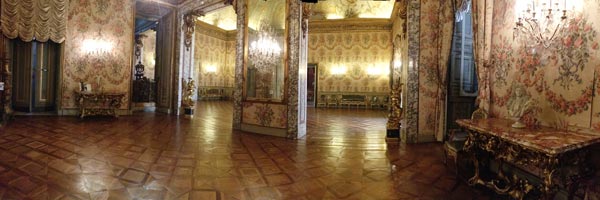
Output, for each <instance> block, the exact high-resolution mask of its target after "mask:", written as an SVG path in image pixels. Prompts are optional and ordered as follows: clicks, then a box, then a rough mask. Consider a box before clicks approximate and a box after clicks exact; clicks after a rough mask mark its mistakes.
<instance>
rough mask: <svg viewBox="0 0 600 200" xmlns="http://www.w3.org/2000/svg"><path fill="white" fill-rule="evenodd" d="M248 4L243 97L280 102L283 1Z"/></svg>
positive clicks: (284, 45) (250, 0)
mask: <svg viewBox="0 0 600 200" xmlns="http://www.w3.org/2000/svg"><path fill="white" fill-rule="evenodd" d="M247 5H248V11H247V15H246V16H247V18H246V23H247V24H248V26H247V28H246V36H247V37H246V41H245V52H246V56H245V59H246V62H245V66H244V70H245V79H244V80H245V83H244V85H245V89H244V98H245V100H249V101H271V102H282V101H283V100H284V96H285V95H284V88H285V74H286V73H285V69H286V67H285V57H286V56H285V55H286V31H285V30H286V23H285V16H286V13H287V6H286V0H269V1H264V0H249V1H248V4H247Z"/></svg>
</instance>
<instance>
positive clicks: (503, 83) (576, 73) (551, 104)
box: [490, 0, 600, 130]
mask: <svg viewBox="0 0 600 200" xmlns="http://www.w3.org/2000/svg"><path fill="white" fill-rule="evenodd" d="M583 2H584V3H585V4H584V5H585V6H583V7H584V9H583V10H580V11H576V12H574V13H573V15H572V16H570V17H569V18H568V23H567V31H568V32H567V36H566V37H565V38H562V39H560V40H559V41H558V43H557V44H555V45H554V46H552V47H550V48H548V49H545V48H535V49H530V48H525V47H523V45H522V44H521V43H519V42H517V41H518V40H514V39H513V25H514V21H513V20H514V17H513V16H514V15H515V9H514V7H515V3H516V1H515V0H501V1H495V4H494V11H493V12H494V16H493V20H492V21H493V22H494V23H493V30H494V32H493V33H492V62H493V65H492V66H493V69H492V72H491V74H490V76H491V83H492V84H491V108H490V109H491V114H492V115H493V116H497V117H507V107H506V106H507V105H506V104H507V101H508V99H509V98H510V96H511V94H512V88H513V86H514V85H522V86H524V87H525V88H526V91H527V93H528V94H529V95H531V96H532V98H534V99H536V100H537V101H538V102H539V106H540V107H541V113H540V115H539V116H540V118H539V119H540V121H541V123H542V124H546V125H551V126H557V127H564V126H566V125H570V126H575V127H584V128H594V129H596V130H600V101H597V100H596V101H594V96H595V95H594V92H597V93H598V94H600V90H599V89H600V84H599V83H598V80H597V78H598V72H599V71H600V59H599V58H600V51H599V49H598V48H599V46H598V41H599V38H598V36H599V35H598V31H600V16H599V15H598V12H597V11H598V9H595V8H598V7H600V2H599V1H596V0H585V1H583Z"/></svg>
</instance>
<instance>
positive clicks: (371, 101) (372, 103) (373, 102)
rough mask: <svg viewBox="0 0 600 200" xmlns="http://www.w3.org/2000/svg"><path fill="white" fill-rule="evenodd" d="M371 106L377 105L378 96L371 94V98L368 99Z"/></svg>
mask: <svg viewBox="0 0 600 200" xmlns="http://www.w3.org/2000/svg"><path fill="white" fill-rule="evenodd" d="M373 106H375V107H377V106H379V98H377V96H372V97H371V100H370V101H369V108H373Z"/></svg>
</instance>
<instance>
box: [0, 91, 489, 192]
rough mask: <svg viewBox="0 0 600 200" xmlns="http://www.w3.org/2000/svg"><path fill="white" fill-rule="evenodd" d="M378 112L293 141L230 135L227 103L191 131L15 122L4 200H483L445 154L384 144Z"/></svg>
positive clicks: (1, 148) (170, 125)
mask: <svg viewBox="0 0 600 200" xmlns="http://www.w3.org/2000/svg"><path fill="white" fill-rule="evenodd" d="M385 116H386V113H385V112H384V111H375V110H361V109H329V110H325V109H315V108H309V110H308V135H307V137H305V138H302V139H299V140H287V139H283V138H276V137H270V136H262V135H257V134H251V133H242V132H239V131H232V129H231V118H232V109H231V103H230V102H201V103H198V105H197V108H196V116H195V117H194V119H191V120H188V119H183V118H179V117H176V116H169V115H163V114H153V113H136V114H134V115H132V116H122V117H120V118H119V119H112V118H87V119H83V120H80V119H79V118H76V117H42V116H20V117H16V119H15V120H13V121H12V122H11V123H10V124H9V125H8V126H5V127H2V128H0V199H481V198H483V196H482V194H480V193H481V192H478V191H476V190H473V189H471V188H469V187H467V186H465V185H464V184H461V185H459V187H458V188H457V189H456V190H454V191H451V188H452V186H453V184H454V180H455V179H454V176H453V173H452V172H451V170H448V169H446V168H445V167H444V165H443V164H442V150H441V145H440V144H419V145H392V146H388V145H386V143H385V140H384V138H385V122H386V119H385Z"/></svg>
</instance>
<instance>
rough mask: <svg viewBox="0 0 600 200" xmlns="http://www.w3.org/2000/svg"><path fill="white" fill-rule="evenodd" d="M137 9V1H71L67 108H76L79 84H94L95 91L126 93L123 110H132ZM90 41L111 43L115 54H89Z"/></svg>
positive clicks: (64, 90) (65, 74)
mask: <svg viewBox="0 0 600 200" xmlns="http://www.w3.org/2000/svg"><path fill="white" fill-rule="evenodd" d="M134 8H135V4H134V1H133V0H125V1H123V0H75V1H70V5H69V16H68V20H67V36H66V38H67V39H66V41H65V48H64V49H65V53H64V59H65V60H64V67H63V69H62V80H61V81H62V94H61V98H62V101H61V102H62V103H61V104H62V108H63V109H69V108H76V106H75V102H74V93H73V91H75V90H77V89H78V88H79V82H88V83H91V84H92V90H98V89H99V88H103V89H104V91H113V92H123V93H125V94H126V97H125V98H124V103H123V104H122V105H123V106H122V107H121V109H127V108H128V107H129V99H130V97H129V96H130V94H131V91H130V85H131V74H132V56H133V55H132V54H133V20H134V16H133V14H132V13H134ZM89 39H97V40H100V39H101V40H104V41H106V42H108V43H109V44H111V45H112V47H113V48H112V52H110V53H109V54H87V53H85V52H84V49H83V47H84V46H83V45H84V44H83V43H84V41H85V40H89ZM98 81H99V82H100V84H99V85H98V84H97V82H98Z"/></svg>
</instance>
